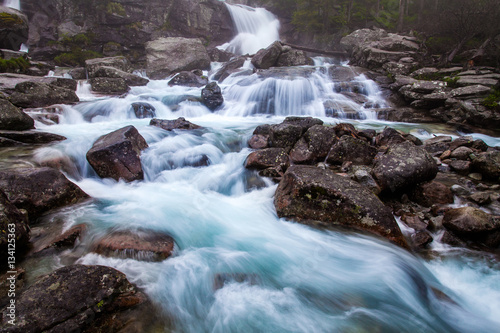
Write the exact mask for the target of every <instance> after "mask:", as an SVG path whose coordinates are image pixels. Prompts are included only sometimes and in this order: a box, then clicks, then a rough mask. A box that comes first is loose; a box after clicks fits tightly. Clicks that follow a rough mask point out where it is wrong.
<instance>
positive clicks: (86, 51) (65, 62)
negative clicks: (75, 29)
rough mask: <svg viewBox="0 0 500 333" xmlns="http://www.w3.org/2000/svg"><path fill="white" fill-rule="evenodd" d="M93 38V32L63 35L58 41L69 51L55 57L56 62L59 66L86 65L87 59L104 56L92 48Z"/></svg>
mask: <svg viewBox="0 0 500 333" xmlns="http://www.w3.org/2000/svg"><path fill="white" fill-rule="evenodd" d="M93 39H94V34H93V33H87V34H77V35H74V36H67V35H66V36H63V37H62V38H61V40H60V41H59V42H57V43H59V44H61V45H63V46H64V47H65V48H66V49H68V50H69V52H65V53H62V54H60V55H58V56H57V57H55V58H54V61H55V63H56V64H57V65H59V66H84V65H85V60H87V59H93V58H99V57H102V54H100V53H99V52H96V51H93V50H91V49H90V47H91V45H92V41H93Z"/></svg>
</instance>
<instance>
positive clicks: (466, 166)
mask: <svg viewBox="0 0 500 333" xmlns="http://www.w3.org/2000/svg"><path fill="white" fill-rule="evenodd" d="M449 166H450V168H451V170H453V171H455V172H456V173H458V174H460V175H463V176H466V175H468V174H469V173H470V169H471V162H469V161H463V160H452V161H451V162H450V163H449Z"/></svg>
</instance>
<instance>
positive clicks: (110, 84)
mask: <svg viewBox="0 0 500 333" xmlns="http://www.w3.org/2000/svg"><path fill="white" fill-rule="evenodd" d="M89 83H90V86H91V89H92V91H94V92H96V93H101V94H109V95H115V94H118V95H121V94H124V93H127V92H128V91H129V90H130V87H129V86H128V85H127V82H126V81H125V79H122V78H109V77H94V78H92V79H90V80H89Z"/></svg>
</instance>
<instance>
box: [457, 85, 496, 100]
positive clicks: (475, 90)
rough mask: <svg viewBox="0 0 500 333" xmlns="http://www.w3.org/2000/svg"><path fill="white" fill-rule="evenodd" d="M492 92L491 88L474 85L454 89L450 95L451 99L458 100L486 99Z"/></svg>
mask: <svg viewBox="0 0 500 333" xmlns="http://www.w3.org/2000/svg"><path fill="white" fill-rule="evenodd" d="M490 91H491V88H490V87H485V86H482V85H479V84H478V85H474V86H467V87H461V88H456V89H453V90H452V91H451V92H450V94H451V97H453V98H457V99H470V98H477V97H484V96H485V95H487V94H488V93H489V92H490Z"/></svg>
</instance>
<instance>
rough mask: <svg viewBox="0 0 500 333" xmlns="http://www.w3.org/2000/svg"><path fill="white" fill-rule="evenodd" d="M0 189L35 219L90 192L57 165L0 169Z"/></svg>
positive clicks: (31, 218) (13, 202)
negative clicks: (84, 189)
mask: <svg viewBox="0 0 500 333" xmlns="http://www.w3.org/2000/svg"><path fill="white" fill-rule="evenodd" d="M0 190H2V191H4V193H5V194H6V195H7V198H8V199H9V201H10V202H11V203H12V204H13V205H14V206H16V207H17V208H19V209H25V210H26V211H27V212H28V216H29V218H30V220H31V221H34V220H35V219H36V218H37V217H39V216H41V215H42V214H44V213H46V212H48V211H49V210H51V209H55V208H60V207H64V206H67V205H71V204H75V203H77V202H79V201H81V200H83V199H87V198H88V195H87V194H86V193H85V192H83V191H82V190H81V189H80V188H79V187H78V186H77V185H75V184H74V183H72V182H71V181H69V180H68V179H67V178H66V177H65V176H64V175H63V174H62V173H61V172H60V171H58V170H56V169H53V168H24V169H16V170H7V171H2V172H0Z"/></svg>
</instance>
